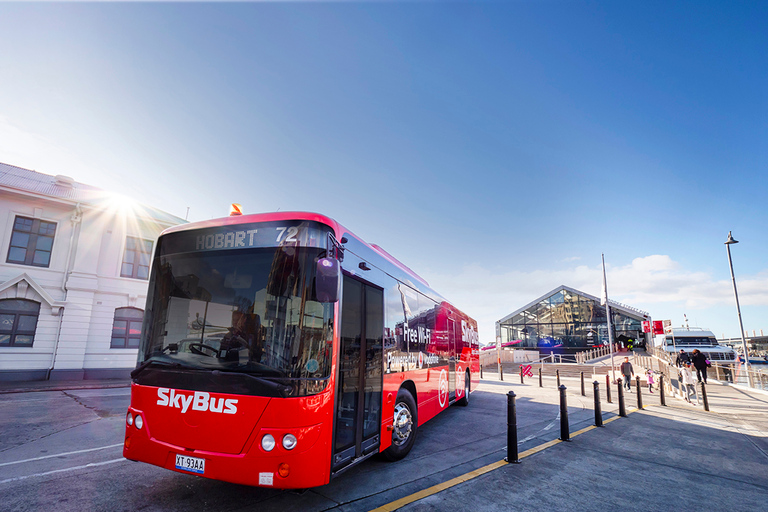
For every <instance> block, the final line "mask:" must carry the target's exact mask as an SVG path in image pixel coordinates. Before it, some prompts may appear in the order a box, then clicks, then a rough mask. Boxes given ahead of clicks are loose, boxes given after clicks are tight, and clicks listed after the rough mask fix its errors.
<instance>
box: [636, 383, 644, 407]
mask: <svg viewBox="0 0 768 512" xmlns="http://www.w3.org/2000/svg"><path fill="white" fill-rule="evenodd" d="M635 379H636V380H635V382H636V383H637V408H638V409H642V408H643V394H642V390H641V389H640V376H639V375H638V376H637V377H635Z"/></svg>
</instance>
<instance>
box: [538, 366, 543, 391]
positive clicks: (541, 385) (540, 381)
mask: <svg viewBox="0 0 768 512" xmlns="http://www.w3.org/2000/svg"><path fill="white" fill-rule="evenodd" d="M539 387H540V388H543V387H544V383H543V382H542V380H541V368H539Z"/></svg>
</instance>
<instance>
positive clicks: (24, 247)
mask: <svg viewBox="0 0 768 512" xmlns="http://www.w3.org/2000/svg"><path fill="white" fill-rule="evenodd" d="M55 234H56V223H55V222H46V221H44V220H40V219H30V218H28V217H18V216H17V217H16V221H15V222H14V223H13V231H12V233H11V246H10V247H9V248H8V259H7V260H6V261H7V262H8V263H20V264H22V265H32V266H35V267H47V266H48V265H49V264H50V263H51V250H52V249H53V237H54V235H55Z"/></svg>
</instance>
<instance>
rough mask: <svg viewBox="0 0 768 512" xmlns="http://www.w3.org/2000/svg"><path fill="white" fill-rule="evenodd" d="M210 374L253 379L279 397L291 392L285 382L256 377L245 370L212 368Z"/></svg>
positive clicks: (286, 395)
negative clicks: (232, 370)
mask: <svg viewBox="0 0 768 512" xmlns="http://www.w3.org/2000/svg"><path fill="white" fill-rule="evenodd" d="M211 375H214V376H217V377H218V376H219V375H238V376H242V377H248V378H249V379H253V380H255V381H256V382H258V383H259V384H263V385H264V386H266V387H268V388H270V389H274V390H275V391H277V392H278V393H279V394H280V396H281V397H283V398H287V397H288V395H289V394H290V393H291V390H292V389H293V388H291V386H286V385H285V384H280V383H279V382H274V381H271V380H268V378H265V377H257V376H255V375H251V374H250V373H245V372H231V371H221V370H213V371H212V372H211Z"/></svg>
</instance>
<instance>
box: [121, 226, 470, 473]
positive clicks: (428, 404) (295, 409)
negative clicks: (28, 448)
mask: <svg viewBox="0 0 768 512" xmlns="http://www.w3.org/2000/svg"><path fill="white" fill-rule="evenodd" d="M478 375H479V346H478V337H477V324H476V322H475V321H474V320H472V319H471V318H469V317H468V316H466V315H465V314H464V313H462V312H461V311H459V310H457V309H456V308H454V307H453V306H451V305H450V304H449V303H448V302H446V301H445V300H444V299H443V298H442V297H440V296H439V295H438V294H437V293H435V292H434V291H432V290H431V289H430V288H429V286H428V285H427V283H426V282H425V281H424V280H423V279H421V278H420V277H419V276H417V275H416V274H415V273H414V272H413V271H411V270H410V269H409V268H408V267H406V266H405V265H403V264H402V263H400V262H398V261H397V260H396V259H394V258H393V257H392V256H390V255H389V254H388V253H386V252H385V251H384V250H382V249H381V248H379V247H377V246H376V245H370V244H367V243H365V242H364V241H362V240H361V239H360V238H358V237H356V236H355V235H354V234H352V233H350V232H349V231H347V230H346V229H345V228H344V227H343V226H341V225H339V224H338V223H336V222H335V221H334V220H332V219H330V218H328V217H325V216H323V215H319V214H314V213H303V212H302V213H296V212H292V213H289V212H285V213H270V214H259V215H246V216H235V217H229V218H224V219H218V220H212V221H206V222H198V223H193V224H186V225H183V226H178V227H174V228H171V229H168V230H166V231H165V232H164V233H163V234H162V235H161V236H160V238H159V240H158V242H157V247H156V251H155V257H154V260H153V263H152V272H151V276H150V284H149V293H148V298H147V306H146V310H145V313H144V324H143V328H142V338H141V345H140V349H139V357H138V364H137V367H136V369H135V370H133V372H131V378H132V386H131V405H130V408H129V409H128V414H127V416H126V424H127V425H126V432H125V444H124V449H123V455H124V456H125V457H126V458H127V459H130V460H134V461H142V462H147V463H150V464H154V465H157V466H160V467H164V468H166V469H170V470H173V471H179V472H182V473H191V474H198V475H200V476H204V477H207V478H213V479H217V480H224V481H228V482H233V483H239V484H246V485H254V486H265V487H275V488H307V487H315V486H319V485H324V484H327V483H328V482H329V481H330V480H331V478H333V477H334V476H336V475H338V474H339V473H341V472H342V471H344V470H346V469H348V468H350V467H352V466H353V465H355V464H358V463H360V462H361V461H363V460H365V459H366V458H368V457H370V456H372V455H374V454H376V453H382V454H383V455H384V456H385V457H386V458H388V459H391V460H397V459H401V458H402V457H405V456H406V455H407V454H408V452H409V451H410V450H411V447H412V446H413V444H414V440H415V437H416V432H417V427H418V426H420V425H423V424H424V423H425V422H426V421H428V420H429V419H431V418H433V417H434V416H435V415H437V414H438V413H439V412H441V411H443V410H445V409H446V408H447V407H448V406H449V405H450V404H452V403H454V402H457V403H459V404H462V405H466V404H467V403H468V401H469V393H470V391H472V390H473V389H474V388H475V387H476V386H477V384H478V383H479V378H478Z"/></svg>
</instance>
